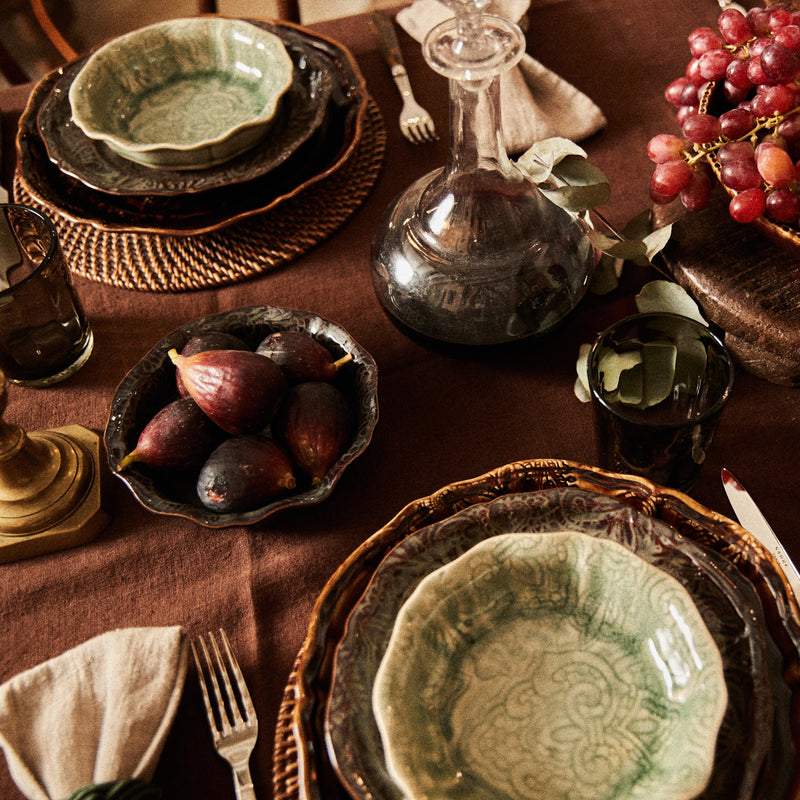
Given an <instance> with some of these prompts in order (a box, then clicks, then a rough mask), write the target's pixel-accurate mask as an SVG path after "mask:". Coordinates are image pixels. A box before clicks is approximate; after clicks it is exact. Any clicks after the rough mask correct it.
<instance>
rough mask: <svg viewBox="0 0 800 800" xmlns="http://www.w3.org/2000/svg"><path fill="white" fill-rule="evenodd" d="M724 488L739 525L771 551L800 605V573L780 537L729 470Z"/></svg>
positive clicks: (724, 471)
mask: <svg viewBox="0 0 800 800" xmlns="http://www.w3.org/2000/svg"><path fill="white" fill-rule="evenodd" d="M722 486H723V488H724V489H725V494H727V495H728V500H729V501H730V504H731V506H732V507H733V511H734V513H735V514H736V517H737V519H738V520H739V524H740V525H741V526H742V527H743V528H745V529H746V530H748V531H750V533H752V534H753V536H755V537H756V539H758V541H759V542H761V544H763V545H764V547H766V548H767V550H769V551H770V552H771V553H772V555H773V556H775V560H776V561H777V562H778V564H779V565H780V567H781V569H782V570H783V572H784V574H785V575H786V579H787V580H788V581H789V585H790V586H791V587H792V591H793V592H794V596H795V599H796V600H797V602H798V603H800V573H798V571H797V567H796V566H795V565H794V563H793V562H792V559H791V558H789V554H788V553H787V552H786V550H785V549H784V547H783V545H782V544H781V543H780V541H779V539H778V537H777V536H776V535H775V533H774V531H773V530H772V528H771V527H770V524H769V523H768V522H767V520H766V519H765V517H764V515H763V514H762V513H761V510H760V509H759V507H758V506H757V505H756V503H755V501H754V500H753V498H752V497H751V496H750V493H749V492H748V491H747V489H745V488H744V486H742V484H741V483H740V482H739V480H738V479H737V478H736V476H735V475H734V474H733V473H732V472H731V471H730V470H728V469H725V468H723V469H722Z"/></svg>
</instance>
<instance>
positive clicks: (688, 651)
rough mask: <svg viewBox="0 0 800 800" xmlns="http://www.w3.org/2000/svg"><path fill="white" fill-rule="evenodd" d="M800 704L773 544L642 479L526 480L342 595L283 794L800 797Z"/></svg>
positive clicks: (401, 541)
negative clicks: (651, 677)
mask: <svg viewBox="0 0 800 800" xmlns="http://www.w3.org/2000/svg"><path fill="white" fill-rule="evenodd" d="M551 540H552V541H551ZM609 547H610V548H611V550H610V552H609V551H608V548H609ZM531 548H533V550H531ZM575 548H577V549H575ZM620 550H622V551H624V553H623V554H621V553H620V552H619V551H620ZM579 551H580V553H582V554H583V555H580V556H579V555H577V553H578V552H579ZM520 552H521V553H522V554H523V555H520ZM623 555H624V557H623ZM606 558H610V559H611V560H609V561H606V560H605V559H606ZM595 559H597V560H595ZM631 561H633V562H636V563H633V564H632V563H631ZM545 562H546V563H545ZM637 564H638V565H639V566H638V567H637ZM630 570H633V571H632V572H631V571H630ZM636 575H638V576H640V577H638V578H637V577H635V576H636ZM656 586H659V587H660V588H654V587H656ZM644 587H647V588H644ZM684 593H685V594H684ZM659 609H660V610H659ZM695 615H696V616H695ZM611 642H613V643H614V644H613V647H612V650H613V654H609V653H610V651H607V650H606V649H605V648H606V647H607V646H609V643H611ZM598 648H599V649H598ZM642 670H644V671H645V672H648V671H649V672H654V673H655V674H657V675H659V676H660V677H659V678H658V679H657V680H655V681H654V682H653V683H652V684H650V686H649V688H645V686H644V684H643V683H642V675H643V674H644V673H643V672H642ZM645 683H647V681H645ZM720 687H721V692H720ZM719 697H721V698H722V701H721V702H722V705H721V706H719V705H714V702H713V700H714V698H717V699H719ZM799 700H800V616H799V614H798V606H797V603H796V600H795V599H794V597H793V596H792V594H791V591H790V590H789V588H788V587H787V585H786V584H785V581H784V578H783V574H782V572H781V571H780V569H779V567H778V566H777V564H776V563H775V562H774V560H773V558H772V556H771V554H769V553H768V552H767V551H766V550H765V549H764V548H763V547H761V545H760V544H759V543H758V542H757V541H756V540H755V539H753V537H752V536H750V535H749V534H748V533H747V532H746V531H744V530H743V529H742V528H741V527H739V526H738V525H737V524H736V523H734V522H732V521H730V520H728V519H726V518H725V517H722V516H721V515H719V514H716V513H714V512H712V511H709V510H708V509H706V508H704V507H702V506H700V505H698V504H697V503H695V502H694V501H692V500H691V499H690V498H688V497H687V496H685V495H683V494H681V493H679V492H675V491H673V490H668V489H663V488H661V487H658V486H655V485H653V484H652V483H650V482H648V481H645V480H643V479H639V478H632V477H629V476H621V475H614V474H611V473H607V472H604V471H601V470H597V469H594V468H590V467H586V466H583V465H579V464H574V463H571V462H564V461H531V462H521V463H515V464H510V465H507V466H506V467H503V468H501V469H499V470H496V471H494V472H492V473H489V474H487V475H484V476H481V477H479V478H476V479H474V480H471V481H465V482H462V483H458V484H454V485H451V486H448V487H445V488H443V489H442V490H440V491H439V492H437V493H436V494H435V495H433V496H431V497H427V498H423V499H421V500H419V501H417V502H415V503H412V504H410V505H409V506H408V507H406V508H405V509H404V510H403V511H401V512H400V513H399V514H398V515H397V516H396V517H395V518H394V519H393V520H391V521H390V522H389V523H388V524H387V525H386V526H385V527H384V528H382V529H381V530H380V531H378V532H377V533H376V534H374V535H373V536H372V537H371V538H370V539H368V540H367V541H366V542H365V543H364V544H363V545H362V546H361V547H360V548H359V549H358V550H356V551H355V552H354V553H353V555H352V556H351V557H350V558H349V559H348V560H347V561H346V562H345V563H344V564H343V565H342V566H341V567H340V569H339V570H338V571H337V572H336V574H335V575H334V576H333V577H332V578H331V580H330V581H329V583H328V585H327V586H326V588H325V590H324V592H323V594H322V595H321V596H320V598H319V601H318V603H317V605H316V607H315V613H314V618H313V620H312V624H311V627H310V630H309V634H308V637H307V639H306V642H305V645H304V647H303V650H302V651H301V653H300V655H299V656H298V661H297V665H296V670H295V672H294V674H293V675H292V677H291V680H290V682H289V685H288V686H287V688H286V695H285V701H284V705H283V708H282V714H281V717H280V719H279V724H278V730H277V733H276V739H275V771H274V790H275V796H276V798H294V797H307V798H326V799H327V798H331V797H333V798H336V797H339V798H354V799H355V800H367V798H381V800H401V798H411V797H422V796H434V795H436V796H448V797H454V798H455V797H459V798H465V800H466V799H469V800H472V799H473V798H476V799H477V798H480V797H486V796H495V797H503V798H509V800H523V798H528V797H531V798H533V797H535V798H562V797H569V798H571V799H572V798H581V797H587V798H592V800H601V798H612V797H613V798H618V799H620V800H621V798H630V799H632V798H638V797H648V798H651V797H659V798H663V799H664V800H677V798H681V799H682V800H688V798H693V797H697V798H703V800H712V799H713V800H734V799H735V800H756V799H757V800H788V799H789V798H791V799H792V800H797V798H799V797H800V764H798V763H797V760H796V756H795V754H796V749H797V745H798V742H799V741H800V738H799V737H800V727H799V725H798V723H800V716H799V714H798V701H799ZM554 709H556V711H554ZM557 712H559V713H560V714H561V716H560V718H559V717H558V716H557ZM716 712H720V713H719V715H717V714H716ZM554 717H556V718H555V719H554ZM659 742H661V743H668V744H666V745H665V747H661V745H660V744H658V743H659ZM627 759H630V761H628V763H626V760H627ZM531 765H533V768H531Z"/></svg>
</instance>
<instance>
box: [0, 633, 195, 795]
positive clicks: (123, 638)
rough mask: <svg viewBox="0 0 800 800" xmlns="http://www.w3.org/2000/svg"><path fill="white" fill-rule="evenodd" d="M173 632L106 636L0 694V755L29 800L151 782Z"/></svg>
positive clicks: (182, 662) (174, 669)
mask: <svg viewBox="0 0 800 800" xmlns="http://www.w3.org/2000/svg"><path fill="white" fill-rule="evenodd" d="M187 663H188V640H187V637H186V636H185V634H184V632H183V630H182V629H181V628H180V627H168V628H125V629H122V630H115V631H110V632H108V633H104V634H102V635H100V636H97V637H95V638H93V639H90V640H88V641H87V642H84V643H83V644H81V645H79V646H78V647H75V648H73V649H72V650H68V651H66V652H65V653H63V654H62V655H60V656H57V657H55V658H53V659H51V660H50V661H46V662H45V663H43V664H40V665H39V666H37V667H33V668H32V669H29V670H27V671H25V672H22V673H20V674H19V675H16V676H15V677H13V678H11V679H10V680H9V681H7V682H6V683H4V684H3V685H2V686H0V747H2V748H3V750H4V751H5V755H6V759H7V761H8V768H9V772H10V773H11V777H12V778H13V779H14V781H15V782H16V784H17V786H19V788H20V790H21V791H22V792H23V794H25V796H26V797H28V798H30V800H64V798H66V797H68V796H69V795H70V794H72V793H73V792H74V791H76V790H77V789H80V788H82V787H84V786H87V785H89V784H99V783H103V782H108V781H120V780H124V779H128V778H141V779H143V780H150V778H151V777H152V774H153V771H154V770H155V767H156V764H157V762H158V759H159V757H160V755H161V750H162V748H163V746H164V742H165V740H166V737H167V733H168V732H169V729H170V726H171V725H172V721H173V718H174V716H175V712H176V710H177V708H178V702H179V700H180V697H181V694H182V692H183V684H184V680H185V677H186V668H187Z"/></svg>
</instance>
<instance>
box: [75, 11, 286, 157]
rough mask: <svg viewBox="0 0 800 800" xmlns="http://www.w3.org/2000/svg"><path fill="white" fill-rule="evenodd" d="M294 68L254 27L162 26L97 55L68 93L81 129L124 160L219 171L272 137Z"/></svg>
mask: <svg viewBox="0 0 800 800" xmlns="http://www.w3.org/2000/svg"><path fill="white" fill-rule="evenodd" d="M293 70H294V65H293V63H292V60H291V58H290V57H289V54H288V53H287V51H286V47H285V46H284V44H283V42H282V41H281V39H280V38H279V37H278V36H275V35H274V34H272V33H269V32H268V31H265V30H263V29H261V28H259V27H257V26H255V25H253V24H251V23H249V22H245V21H243V20H237V19H226V18H224V17H194V18H188V19H175V20H169V21H167V22H159V23H156V24H154V25H148V26H147V27H144V28H140V29H139V30H136V31H133V32H132V33H128V34H125V35H124V36H120V37H118V38H117V39H113V40H112V41H110V42H108V43H107V44H105V45H103V47H101V48H100V49H98V50H97V51H96V52H95V53H93V54H92V56H91V57H90V58H89V60H88V61H87V62H86V65H85V66H84V67H83V68H82V69H81V71H80V72H79V73H78V75H77V76H76V78H75V80H74V82H73V83H72V86H71V87H70V90H69V101H70V105H71V108H72V115H73V119H74V121H75V124H76V125H77V126H78V127H79V128H80V129H81V130H82V131H83V133H85V134H86V136H88V137H90V138H92V139H97V140H100V141H103V142H105V144H107V145H108V146H109V147H110V148H111V149H112V150H113V151H114V152H116V153H118V154H119V155H121V156H123V157H125V158H127V159H130V160H132V161H136V162H138V163H141V164H145V165H147V166H151V167H160V168H171V169H180V168H189V167H192V168H198V167H210V166H214V165H216V164H221V163H223V162H225V161H227V160H229V159H231V158H233V157H234V156H236V155H238V154H240V153H242V152H244V151H245V150H247V149H249V148H250V147H252V146H254V145H255V144H256V143H257V142H259V141H260V140H261V139H263V138H264V137H265V136H267V135H268V133H269V128H270V123H271V122H272V120H273V119H274V118H275V115H276V114H277V113H278V112H279V108H280V99H281V97H282V96H283V95H284V93H285V92H286V90H287V89H288V88H289V86H290V85H291V83H292V77H293Z"/></svg>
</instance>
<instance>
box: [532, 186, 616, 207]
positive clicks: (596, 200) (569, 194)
mask: <svg viewBox="0 0 800 800" xmlns="http://www.w3.org/2000/svg"><path fill="white" fill-rule="evenodd" d="M539 189H540V190H541V192H542V194H543V195H545V196H546V197H547V199H548V200H550V202H551V203H555V204H556V205H557V206H559V207H560V208H563V209H566V210H567V211H583V210H585V209H587V208H595V207H596V206H602V205H604V204H605V203H607V202H608V198H609V191H608V184H607V183H604V184H603V183H593V184H590V185H588V186H544V185H541V186H539Z"/></svg>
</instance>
